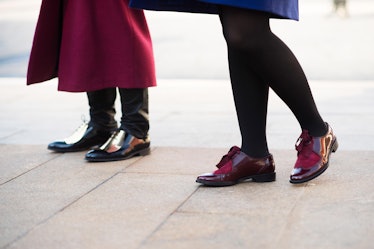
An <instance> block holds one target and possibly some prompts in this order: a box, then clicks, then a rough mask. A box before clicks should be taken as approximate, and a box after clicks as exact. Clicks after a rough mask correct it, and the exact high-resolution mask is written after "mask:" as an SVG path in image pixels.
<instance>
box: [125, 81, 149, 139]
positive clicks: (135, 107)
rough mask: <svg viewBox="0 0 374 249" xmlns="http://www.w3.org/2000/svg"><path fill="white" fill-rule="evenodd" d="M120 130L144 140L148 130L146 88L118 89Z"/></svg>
mask: <svg viewBox="0 0 374 249" xmlns="http://www.w3.org/2000/svg"><path fill="white" fill-rule="evenodd" d="M119 93H120V96H121V106H122V117H121V127H120V128H121V129H123V130H125V131H126V132H128V133H130V134H131V135H133V136H135V137H137V138H145V137H147V135H148V130H149V118H148V88H120V89H119Z"/></svg>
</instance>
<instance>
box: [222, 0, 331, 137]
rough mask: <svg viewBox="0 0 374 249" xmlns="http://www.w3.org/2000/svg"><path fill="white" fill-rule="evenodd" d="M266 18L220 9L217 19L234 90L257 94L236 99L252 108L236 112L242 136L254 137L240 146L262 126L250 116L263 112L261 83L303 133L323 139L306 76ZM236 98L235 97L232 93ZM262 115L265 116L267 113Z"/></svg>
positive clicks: (321, 122) (261, 15)
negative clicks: (273, 94)
mask: <svg viewBox="0 0 374 249" xmlns="http://www.w3.org/2000/svg"><path fill="white" fill-rule="evenodd" d="M269 17H270V16H269V14H268V13H265V12H259V11H252V10H245V9H239V8H233V7H227V6H222V7H221V14H220V18H221V23H222V27H223V33H224V36H225V39H226V42H227V46H228V51H229V64H230V70H231V73H230V74H231V78H232V79H233V82H232V84H233V88H237V87H238V86H237V85H241V86H240V87H243V86H242V85H252V86H251V87H254V88H253V91H256V92H252V93H250V92H249V91H250V90H251V87H248V86H247V87H248V88H247V91H246V94H247V96H245V93H242V92H240V94H241V97H239V96H237V97H235V99H242V100H243V101H245V99H246V100H247V101H246V105H247V106H252V108H247V109H246V108H245V107H243V108H240V107H239V108H238V112H240V114H239V115H240V116H244V117H243V118H240V117H239V122H241V121H240V120H241V119H244V120H246V121H245V122H243V125H242V124H241V125H240V126H241V129H245V130H246V131H242V134H244V135H245V134H246V133H249V134H251V133H253V134H252V135H248V138H247V135H246V137H243V143H244V140H247V139H250V138H251V137H256V135H255V134H254V133H255V132H258V129H259V128H256V126H259V125H260V126H261V124H260V122H261V123H262V124H264V121H263V120H260V119H254V118H252V115H253V114H255V115H258V114H256V112H255V111H254V110H257V109H256V108H259V109H261V110H263V112H264V110H265V108H264V103H266V102H265V101H264V100H263V104H262V105H261V106H258V103H259V102H258V101H259V100H258V98H260V99H264V90H262V91H259V90H258V89H260V87H259V86H258V84H261V83H262V84H263V88H265V87H267V86H270V87H271V88H272V89H273V90H274V92H275V93H276V94H277V95H278V96H279V97H280V98H281V99H282V100H283V101H284V102H285V103H286V104H287V105H288V107H289V108H290V109H291V110H292V112H293V113H294V115H295V116H296V118H297V120H298V121H299V123H300V126H301V128H302V129H306V130H308V131H309V132H310V134H311V135H312V136H322V135H324V134H325V133H326V125H325V123H324V121H323V120H322V118H321V116H320V115H319V113H318V110H317V108H316V105H315V102H314V99H313V96H312V93H311V91H310V88H309V84H308V81H307V79H306V77H305V74H304V72H303V70H302V68H301V67H300V65H299V63H298V61H297V59H296V58H295V56H294V55H293V53H292V52H291V51H290V49H289V48H288V47H287V46H286V45H285V44H284V43H283V42H282V41H281V40H280V39H279V38H278V37H277V36H275V35H274V34H273V33H272V32H271V30H270V25H269ZM254 79H258V80H257V81H254ZM256 85H257V86H256ZM256 87H257V90H256ZM235 95H238V94H237V93H236V92H235V91H234V96H235ZM253 96H258V98H256V97H255V98H253ZM256 105H257V106H256ZM246 110H247V111H246ZM242 113H244V114H242ZM239 115H238V116H239ZM263 115H265V116H266V111H265V113H263ZM251 130H253V132H252V131H251ZM248 142H249V143H254V142H258V141H248ZM263 143H264V142H262V144H263ZM260 144H261V143H260Z"/></svg>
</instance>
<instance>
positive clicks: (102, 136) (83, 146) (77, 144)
mask: <svg viewBox="0 0 374 249" xmlns="http://www.w3.org/2000/svg"><path fill="white" fill-rule="evenodd" d="M111 134H112V132H110V131H102V130H99V129H97V128H94V127H92V126H88V124H87V123H83V124H82V125H81V126H80V127H79V128H78V129H77V130H76V131H75V132H74V133H73V134H72V135H71V136H70V137H68V138H66V139H64V140H63V141H55V142H53V143H50V144H49V145H48V149H49V150H53V151H55V152H76V151H83V150H88V149H91V148H92V147H94V146H100V145H102V144H103V143H105V141H106V140H108V138H109V137H110V136H111Z"/></svg>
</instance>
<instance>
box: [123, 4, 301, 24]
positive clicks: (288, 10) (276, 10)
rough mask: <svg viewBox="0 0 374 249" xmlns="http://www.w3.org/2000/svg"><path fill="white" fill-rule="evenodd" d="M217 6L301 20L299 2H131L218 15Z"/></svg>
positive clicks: (149, 8)
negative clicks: (263, 12)
mask: <svg viewBox="0 0 374 249" xmlns="http://www.w3.org/2000/svg"><path fill="white" fill-rule="evenodd" d="M217 4H221V5H228V6H234V7H239V8H245V9H253V10H259V11H265V12H268V13H271V14H272V15H273V17H275V18H287V19H293V20H299V7H298V0H130V6H131V7H133V8H140V9H147V10H163V11H180V12H193V13H208V14H217V13H218V7H217Z"/></svg>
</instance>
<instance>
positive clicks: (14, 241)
mask: <svg viewBox="0 0 374 249" xmlns="http://www.w3.org/2000/svg"><path fill="white" fill-rule="evenodd" d="M62 154H64V153H62ZM120 173H121V172H120V171H118V172H116V173H114V174H113V175H111V176H110V177H108V178H107V179H105V180H104V181H102V182H100V183H99V184H97V185H96V186H95V187H93V188H92V189H90V190H88V191H87V192H86V193H84V194H82V195H81V196H79V197H77V198H76V199H75V200H73V201H71V202H70V203H68V204H67V205H65V206H64V207H62V208H60V209H59V210H57V211H56V212H54V213H53V214H51V215H50V216H48V217H47V218H45V219H43V220H41V221H40V222H39V223H36V224H35V225H34V226H33V227H31V228H30V229H28V230H27V231H26V232H24V233H23V234H21V235H19V236H17V237H16V238H15V239H14V240H13V241H11V242H9V243H8V244H6V245H5V246H4V247H3V249H6V248H7V247H9V246H11V245H12V244H14V243H16V242H17V241H18V240H20V239H22V238H24V237H25V236H27V235H28V234H29V233H30V232H31V231H33V230H34V229H36V228H37V227H40V226H41V225H43V224H45V223H47V222H48V221H49V220H50V219H52V218H53V217H55V216H56V215H58V214H59V213H62V212H63V211H64V210H66V209H67V208H69V207H70V206H72V205H73V204H75V203H77V202H78V201H79V200H81V199H82V198H84V197H85V196H87V195H88V194H90V193H92V192H93V191H95V190H96V189H98V188H99V187H100V186H102V185H104V184H105V183H107V182H108V181H110V180H111V179H113V178H114V177H116V176H117V175H119V174H120Z"/></svg>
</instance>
